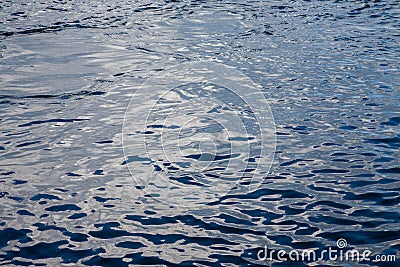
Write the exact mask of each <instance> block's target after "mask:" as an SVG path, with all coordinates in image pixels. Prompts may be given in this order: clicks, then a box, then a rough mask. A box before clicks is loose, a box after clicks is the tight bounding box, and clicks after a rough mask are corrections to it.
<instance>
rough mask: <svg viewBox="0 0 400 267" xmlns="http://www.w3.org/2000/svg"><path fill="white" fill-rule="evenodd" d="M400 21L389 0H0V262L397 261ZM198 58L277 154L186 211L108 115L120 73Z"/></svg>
mask: <svg viewBox="0 0 400 267" xmlns="http://www.w3.org/2000/svg"><path fill="white" fill-rule="evenodd" d="M399 17H400V4H399V2H398V1H381V2H380V1H318V2H316V1H315V2H314V1H290V2H288V1H268V2H259V1H232V2H228V1H193V2H175V1H165V2H161V1H138V2H134V1H101V0H99V1H94V0H90V1H25V0H22V1H1V4H0V36H1V37H0V57H1V58H0V73H1V79H0V110H1V111H0V112H1V117H0V125H1V129H0V130H1V137H0V157H1V158H0V198H1V206H0V209H1V213H0V214H1V222H0V247H1V248H0V249H1V250H0V260H1V262H0V264H2V265H5V266H15V265H26V266H33V265H37V266H44V265H49V266H59V265H65V266H66V265H88V266H128V265H129V264H131V265H140V264H142V265H167V266H174V265H186V266H192V265H195V264H196V265H197V266H220V265H223V266H233V265H237V266H239V265H241V266H246V265H247V266H253V265H257V264H267V265H271V264H272V265H273V266H275V265H276V266H278V265H286V266H305V265H323V266H328V265H331V266H343V265H346V264H347V265H349V266H357V263H354V262H350V263H343V262H335V261H326V262H318V263H302V262H297V263H293V262H291V263H279V262H277V261H274V262H272V263H271V262H260V261H258V260H257V255H256V254H257V252H258V251H259V249H261V248H262V247H264V245H265V244H268V246H269V247H271V248H278V249H285V250H290V249H291V248H294V249H324V248H326V247H328V246H336V241H337V240H338V239H339V238H345V239H346V240H347V242H348V244H349V248H368V249H370V250H372V251H373V253H374V254H379V253H381V254H397V256H398V261H399V248H400V231H399V227H400V223H399V219H400V215H399V212H400V208H399V204H400V196H399V189H400V184H399V174H400V166H399V151H400V150H399V144H400V130H399V124H400V112H399V103H400V95H399V85H400V80H399V58H400V46H399V40H400V20H399ZM196 60H212V61H217V62H221V63H224V64H226V65H229V66H232V67H235V68H236V69H237V70H239V71H241V72H243V73H244V74H246V75H247V76H249V77H250V78H251V79H252V80H253V81H254V82H256V83H257V84H259V85H261V86H262V90H263V92H264V93H265V97H266V98H267V100H268V102H269V104H270V105H271V109H272V112H273V114H274V117H275V123H276V138H277V149H276V152H275V160H274V163H273V165H272V168H271V170H270V173H269V174H268V175H267V176H266V179H265V181H264V183H263V184H262V186H261V187H260V188H259V189H257V190H256V191H254V192H251V193H243V192H237V193H234V192H232V193H230V194H228V195H226V196H224V197H222V198H220V199H218V200H217V201H213V202H211V203H209V204H207V205H203V206H202V207H201V208H193V209H191V208H189V209H188V208H186V209H184V208H179V207H176V206H171V205H167V204H163V203H160V202H157V201H155V200H154V199H153V198H152V197H151V196H149V195H148V194H147V193H146V192H145V191H143V190H142V188H141V187H140V186H137V185H136V184H135V182H134V181H133V179H132V178H131V176H130V173H129V171H128V168H127V165H128V161H129V160H135V159H138V157H136V158H135V155H131V156H132V157H131V158H128V159H127V158H125V157H124V155H123V150H122V143H121V139H122V138H121V137H122V122H123V118H124V114H125V110H126V108H127V106H128V103H129V99H130V97H131V94H132V90H133V88H135V86H139V85H140V84H142V83H143V82H144V81H145V80H146V79H148V78H149V77H151V76H152V75H156V74H158V73H160V72H161V71H162V70H164V69H166V68H168V67H171V66H174V65H176V64H179V63H183V62H191V61H196ZM217 112H223V111H221V110H219V111H218V110H217ZM216 127H217V126H216ZM237 138H239V139H237V140H236V141H237V142H240V136H239V137H237ZM128 156H129V155H128ZM136 156H140V153H139V154H138V155H136ZM186 156H188V158H190V159H193V158H195V159H196V154H193V155H192V157H190V154H188V155H186ZM225 156H226V157H228V158H229V157H234V156H235V155H233V154H231V155H230V154H228V155H225ZM219 159H223V158H219ZM150 160H154V159H150ZM247 171H248V172H251V169H250V170H247ZM172 178H173V177H172ZM397 263H398V262H397ZM359 265H366V266H377V265H379V266H396V265H395V263H391V264H389V263H387V264H386V265H385V264H382V263H374V262H362V263H360V264H359Z"/></svg>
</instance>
